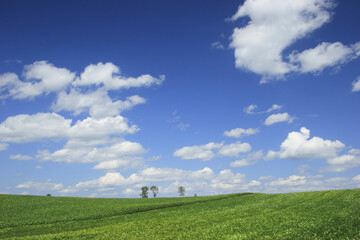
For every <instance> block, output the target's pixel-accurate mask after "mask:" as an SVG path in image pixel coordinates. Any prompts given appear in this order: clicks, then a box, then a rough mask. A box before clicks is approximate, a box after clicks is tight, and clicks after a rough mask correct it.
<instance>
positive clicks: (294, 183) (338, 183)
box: [262, 175, 358, 193]
mask: <svg viewBox="0 0 360 240" xmlns="http://www.w3.org/2000/svg"><path fill="white" fill-rule="evenodd" d="M356 187H358V186H357V181H355V180H354V179H349V178H346V177H333V178H324V176H311V175H307V176H304V175H292V176H289V177H287V178H278V179H276V180H273V181H270V182H266V183H264V184H263V190H262V191H264V192H267V193H286V192H304V191H324V190H336V189H347V188H356Z"/></svg>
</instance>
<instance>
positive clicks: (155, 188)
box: [150, 186, 159, 197]
mask: <svg viewBox="0 0 360 240" xmlns="http://www.w3.org/2000/svg"><path fill="white" fill-rule="evenodd" d="M150 190H151V191H152V192H153V194H154V197H156V195H157V193H158V192H159V188H158V187H157V186H151V187H150Z"/></svg>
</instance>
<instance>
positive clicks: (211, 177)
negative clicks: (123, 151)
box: [60, 167, 261, 195]
mask: <svg viewBox="0 0 360 240" xmlns="http://www.w3.org/2000/svg"><path fill="white" fill-rule="evenodd" d="M152 184H156V185H158V186H159V187H160V192H161V193H163V194H164V193H165V194H166V193H172V194H173V193H176V192H177V188H178V187H179V186H180V184H181V185H182V186H184V187H185V188H186V191H187V192H192V193H194V192H197V193H203V194H204V193H206V194H208V193H213V194H215V193H223V192H231V191H248V190H249V189H250V188H251V187H255V186H259V185H261V182H260V181H257V180H251V181H247V180H246V175H245V174H241V173H233V172H232V171H231V170H229V169H225V170H222V171H220V172H219V173H218V174H215V173H214V172H213V170H212V169H210V168H208V167H205V168H203V169H200V170H182V169H177V168H153V167H151V168H146V169H143V170H140V171H139V172H137V173H133V174H131V175H130V176H129V177H128V178H125V177H124V176H122V175H121V174H120V173H118V172H110V173H106V174H105V175H104V176H102V177H100V178H98V179H94V180H90V181H85V182H79V183H77V184H76V185H74V186H69V187H67V188H65V189H62V190H61V191H60V192H61V193H75V192H78V191H86V190H89V189H98V190H100V189H104V188H114V187H116V188H124V191H123V193H124V194H129V195H134V194H136V193H138V189H139V188H140V187H141V186H142V185H152ZM134 189H136V190H134Z"/></svg>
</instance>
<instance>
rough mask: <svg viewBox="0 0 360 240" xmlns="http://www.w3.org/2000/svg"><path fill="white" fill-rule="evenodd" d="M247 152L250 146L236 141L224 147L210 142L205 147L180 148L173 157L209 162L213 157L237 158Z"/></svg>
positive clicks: (222, 144) (221, 144)
mask: <svg viewBox="0 0 360 240" xmlns="http://www.w3.org/2000/svg"><path fill="white" fill-rule="evenodd" d="M249 151H251V146H250V144H248V143H241V142H239V141H237V142H235V143H231V144H228V145H225V144H224V143H213V142H211V143H208V144H205V145H199V146H197V145H195V146H190V147H183V148H180V149H178V150H176V151H175V152H174V154H173V155H174V156H175V157H180V158H181V159H184V160H189V159H200V160H202V161H209V160H211V159H213V158H214V157H238V156H239V154H240V153H245V152H249Z"/></svg>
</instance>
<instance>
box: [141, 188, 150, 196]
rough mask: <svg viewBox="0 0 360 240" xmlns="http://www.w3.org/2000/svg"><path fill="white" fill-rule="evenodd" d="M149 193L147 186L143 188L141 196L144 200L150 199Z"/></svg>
mask: <svg viewBox="0 0 360 240" xmlns="http://www.w3.org/2000/svg"><path fill="white" fill-rule="evenodd" d="M148 191H149V188H148V187H147V186H143V187H142V188H141V193H140V196H141V197H142V198H148Z"/></svg>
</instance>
